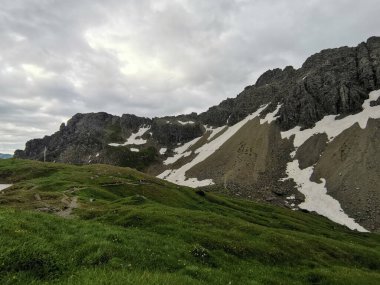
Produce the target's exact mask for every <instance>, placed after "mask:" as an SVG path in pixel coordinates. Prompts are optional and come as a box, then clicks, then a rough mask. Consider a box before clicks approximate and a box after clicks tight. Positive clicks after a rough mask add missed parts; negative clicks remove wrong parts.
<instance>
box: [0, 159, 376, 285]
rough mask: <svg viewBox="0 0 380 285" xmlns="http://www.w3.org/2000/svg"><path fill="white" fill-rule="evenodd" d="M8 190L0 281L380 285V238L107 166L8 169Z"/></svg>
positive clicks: (17, 163)
mask: <svg viewBox="0 0 380 285" xmlns="http://www.w3.org/2000/svg"><path fill="white" fill-rule="evenodd" d="M0 182H2V183H12V184H14V185H13V186H12V187H11V188H8V189H6V190H4V191H2V193H1V194H0V232H1V234H0V284H91V285H92V284H342V285H343V284H344V285H347V284H368V285H370V284H374V285H375V284H380V236H379V235H377V234H366V233H357V232H352V231H349V230H348V229H346V228H344V227H343V226H340V225H337V224H334V223H332V222H330V221H328V220H327V219H325V218H323V217H320V216H317V215H314V214H306V213H302V212H297V211H290V210H286V209H282V208H278V207H274V206H270V205H264V204H257V203H253V202H249V201H245V200H239V199H232V198H228V197H225V196H223V195H217V194H214V193H209V192H206V193H205V192H202V191H195V190H193V189H189V188H186V187H180V186H176V185H174V184H171V183H168V182H165V181H162V180H159V179H156V178H154V177H150V176H147V175H144V174H142V173H140V172H138V171H136V170H132V169H129V168H120V167H114V166H108V165H88V166H72V165H64V164H52V163H41V162H35V161H26V160H15V159H10V160H3V161H0ZM74 199H77V202H78V204H77V205H75V206H73V205H72V204H70V203H69V202H70V201H73V200H74ZM70 205H71V206H70ZM70 207H72V208H73V209H72V213H71V214H70V215H68V216H67V218H63V217H60V216H58V215H57V214H60V213H62V212H63V211H67V210H68V209H70ZM41 211H46V212H48V213H43V212H41Z"/></svg>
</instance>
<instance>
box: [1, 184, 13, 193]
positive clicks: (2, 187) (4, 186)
mask: <svg viewBox="0 0 380 285" xmlns="http://www.w3.org/2000/svg"><path fill="white" fill-rule="evenodd" d="M11 186H12V184H0V191H3V190H5V189H7V188H9V187H11Z"/></svg>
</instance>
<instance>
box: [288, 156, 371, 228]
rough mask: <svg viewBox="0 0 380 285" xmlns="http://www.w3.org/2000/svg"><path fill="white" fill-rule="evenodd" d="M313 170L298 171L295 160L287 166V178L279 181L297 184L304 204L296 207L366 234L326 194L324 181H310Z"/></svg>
mask: <svg viewBox="0 0 380 285" xmlns="http://www.w3.org/2000/svg"><path fill="white" fill-rule="evenodd" d="M313 170H314V169H313V166H310V167H308V168H305V169H300V167H299V163H298V160H297V159H296V160H293V161H291V162H289V163H288V164H287V169H286V173H287V174H288V177H287V178H284V179H281V181H284V180H287V179H293V180H294V182H295V183H296V184H297V188H298V190H299V191H300V192H301V193H302V194H303V195H304V196H305V202H303V203H301V204H299V205H298V207H299V208H301V209H306V210H308V211H314V212H317V213H318V214H320V215H322V216H325V217H327V218H329V219H330V220H332V221H334V222H336V223H339V224H342V225H345V226H347V227H348V228H350V229H351V230H357V231H360V232H368V231H367V230H366V229H365V228H363V227H362V226H360V225H359V224H357V223H356V222H355V220H354V219H352V218H350V217H349V216H348V215H347V214H346V213H344V211H343V210H342V208H341V206H340V204H339V202H338V201H337V200H335V199H334V198H333V197H331V196H330V195H328V194H327V189H326V187H325V185H326V181H325V180H324V179H321V180H322V183H315V182H312V181H310V177H311V175H312V173H313ZM291 197H292V196H290V197H287V199H291Z"/></svg>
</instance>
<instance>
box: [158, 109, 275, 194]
mask: <svg viewBox="0 0 380 285" xmlns="http://www.w3.org/2000/svg"><path fill="white" fill-rule="evenodd" d="M267 106H268V105H265V106H262V107H261V108H259V109H258V110H257V111H256V112H254V113H253V114H251V115H249V116H247V117H246V118H245V119H244V120H242V121H240V122H238V123H236V124H235V125H233V126H231V127H229V128H228V129H227V130H226V131H225V132H224V133H223V134H221V135H220V136H219V137H217V138H216V139H214V140H212V141H211V142H208V143H206V144H204V145H203V146H201V147H200V148H198V149H197V150H195V153H196V154H197V156H196V157H195V158H194V159H193V160H192V161H191V162H189V163H187V164H185V165H183V166H182V167H180V168H179V169H174V170H166V171H164V172H163V173H161V174H160V175H158V176H157V177H158V178H161V179H166V180H168V181H170V182H173V183H176V184H180V185H184V186H189V187H202V186H207V185H213V184H214V182H213V181H212V179H205V180H201V181H200V180H198V179H197V178H186V175H185V174H186V171H188V170H189V169H191V168H192V167H193V166H195V165H197V164H198V163H200V162H202V161H204V160H205V159H206V158H208V157H209V156H211V155H212V154H213V153H214V152H215V151H217V150H218V149H219V148H220V147H221V146H222V145H223V144H224V143H225V142H226V141H227V140H228V139H230V138H231V137H232V136H233V135H234V134H236V132H237V131H238V130H240V128H241V127H243V126H244V125H245V124H246V123H247V122H248V121H250V120H252V119H254V118H256V117H258V116H259V115H260V113H261V112H262V111H263V110H264V109H265V108H266V107H267ZM198 139H200V138H198ZM198 139H197V140H198Z"/></svg>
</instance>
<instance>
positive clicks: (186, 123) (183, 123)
mask: <svg viewBox="0 0 380 285" xmlns="http://www.w3.org/2000/svg"><path fill="white" fill-rule="evenodd" d="M178 123H180V124H181V125H193V124H195V123H194V122H193V121H187V122H183V121H180V120H178Z"/></svg>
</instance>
